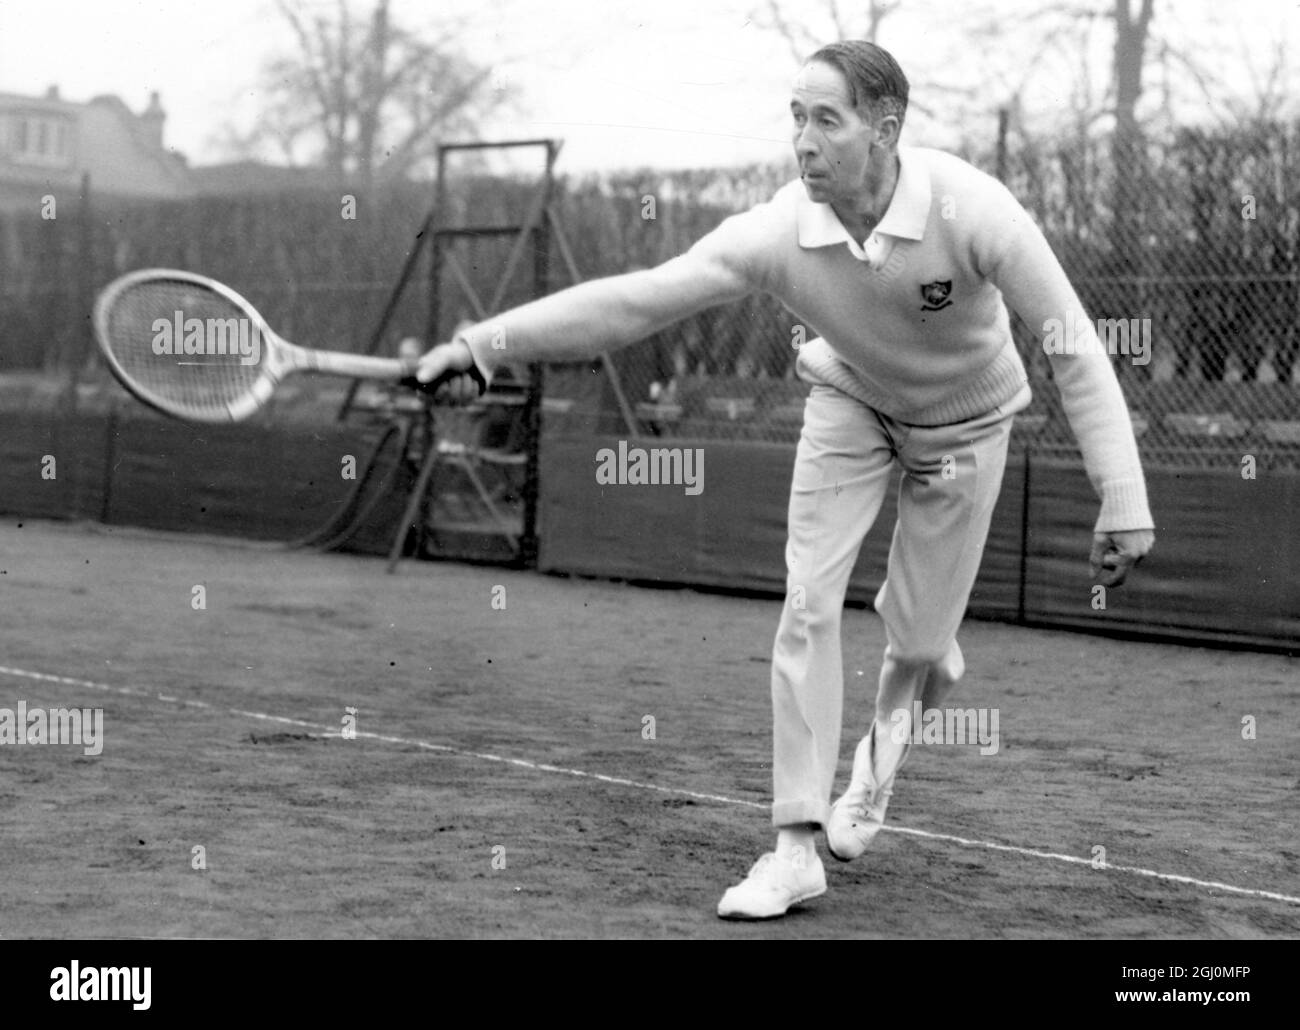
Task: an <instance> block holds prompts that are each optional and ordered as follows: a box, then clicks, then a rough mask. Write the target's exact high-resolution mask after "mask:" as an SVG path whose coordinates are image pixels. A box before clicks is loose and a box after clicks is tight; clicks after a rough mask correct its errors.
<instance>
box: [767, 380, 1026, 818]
mask: <svg viewBox="0 0 1300 1030" xmlns="http://www.w3.org/2000/svg"><path fill="white" fill-rule="evenodd" d="M1026 403H1028V390H1027V389H1026V390H1025V391H1023V392H1022V394H1021V395H1018V396H1017V397H1016V398H1015V399H1014V400H1013V401H1012V402H1009V403H1008V404H1007V405H1005V406H1004V407H1001V408H996V409H994V410H993V411H992V412H990V413H989V414H987V415H984V416H981V417H979V418H976V419H972V420H970V421H968V422H962V423H958V424H957V425H951V426H942V427H938V428H926V427H919V426H907V425H903V424H902V423H899V422H896V421H894V420H893V419H891V418H889V417H888V416H886V415H882V414H880V413H879V412H877V411H875V410H873V409H872V408H869V407H868V406H867V405H865V404H863V403H862V402H861V401H858V400H855V399H854V398H852V397H850V396H849V395H848V394H846V393H843V392H842V391H840V390H838V389H836V388H835V387H833V386H829V385H825V384H815V385H814V386H813V387H812V393H811V394H810V395H809V397H808V401H807V404H806V406H805V409H804V426H803V434H802V436H801V437H800V440H799V448H798V452H797V455H796V457H795V466H794V478H793V482H792V484H791V489H790V514H789V541H788V543H787V545H786V570H787V580H786V599H785V606H784V610H783V612H782V616H781V624H780V627H779V628H778V630H777V634H776V643H775V646H774V647H773V653H772V709H773V750H774V755H773V763H772V774H773V794H774V801H773V805H772V822H773V823H774V824H775V825H777V826H788V825H793V824H797V823H813V824H817V825H823V826H824V825H825V823H826V819H827V818H828V816H829V813H830V801H831V791H832V789H833V787H834V780H835V770H836V765H837V764H838V761H839V749H840V730H841V723H842V718H843V700H844V667H843V659H842V657H841V651H840V617H841V613H842V611H843V608H844V595H845V591H846V590H847V589H848V582H849V575H850V573H851V572H852V570H853V565H854V563H855V561H856V560H857V555H858V550H859V548H860V547H861V545H862V540H863V538H864V537H865V536H866V535H867V531H868V530H870V529H871V526H872V523H874V522H875V520H876V516H877V515H878V514H879V512H880V508H881V504H882V502H883V501H884V499H885V494H886V492H887V490H888V486H889V478H890V476H892V475H893V474H894V471H895V469H898V470H900V471H899V474H900V475H901V481H900V487H899V493H898V520H897V522H896V523H895V525H894V536H893V542H892V544H891V545H890V550H889V565H888V569H887V571H886V579H885V582H884V584H883V585H882V586H881V588H880V592H879V593H878V594H877V595H876V601H875V607H876V611H877V612H878V613H879V614H880V616H881V618H882V619H883V620H884V623H885V637H886V648H885V655H884V662H883V664H882V668H881V674H880V680H879V689H878V694H877V698H876V702H877V710H876V712H875V717H876V718H877V719H878V720H880V721H882V722H887V721H888V719H889V717H890V711H889V710H882V706H883V707H884V708H886V709H890V710H892V709H895V708H899V707H901V708H905V709H906V710H907V711H909V712H910V711H911V709H912V702H913V700H914V699H917V698H920V699H922V700H923V702H925V701H926V700H928V699H938V698H940V697H942V696H943V694H944V693H946V692H947V691H948V690H949V689H951V687H952V686H953V685H954V684H955V683H956V682H957V680H959V679H960V678H961V675H962V673H963V671H964V664H963V662H962V656H961V649H960V648H959V647H958V646H957V628H958V626H959V625H960V624H961V620H962V617H963V615H964V614H965V612H966V602H967V600H968V598H969V597H970V592H971V588H972V586H973V585H974V583H975V575H976V573H977V572H978V571H979V565H980V558H981V556H982V554H983V552H984V542H985V539H986V538H987V536H988V530H989V523H990V520H991V518H992V516H993V508H994V505H995V504H996V503H997V499H998V493H999V491H1000V489H1001V486H1002V473H1003V469H1004V468H1005V466H1006V457H1007V442H1008V439H1009V438H1010V434H1011V422H1012V418H1013V416H1014V413H1015V411H1018V410H1021V409H1022V408H1023V407H1024V406H1025V404H1026ZM927 707H929V705H928V704H927Z"/></svg>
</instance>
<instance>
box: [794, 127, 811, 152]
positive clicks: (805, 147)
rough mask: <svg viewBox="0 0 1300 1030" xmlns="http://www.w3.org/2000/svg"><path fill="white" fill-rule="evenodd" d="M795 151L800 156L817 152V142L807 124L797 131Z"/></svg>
mask: <svg viewBox="0 0 1300 1030" xmlns="http://www.w3.org/2000/svg"><path fill="white" fill-rule="evenodd" d="M794 151H795V153H796V154H799V155H800V156H805V155H811V154H815V153H817V144H816V142H815V141H814V140H813V138H812V134H811V133H810V132H809V131H808V126H807V125H805V126H804V127H803V128H802V129H800V130H799V131H798V132H796V133H795V137H794Z"/></svg>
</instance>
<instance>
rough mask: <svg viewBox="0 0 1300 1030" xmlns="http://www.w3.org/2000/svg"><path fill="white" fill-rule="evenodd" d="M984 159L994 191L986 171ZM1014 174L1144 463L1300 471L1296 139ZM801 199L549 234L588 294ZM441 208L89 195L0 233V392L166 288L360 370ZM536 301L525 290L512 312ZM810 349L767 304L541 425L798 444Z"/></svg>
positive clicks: (1029, 338)
mask: <svg viewBox="0 0 1300 1030" xmlns="http://www.w3.org/2000/svg"><path fill="white" fill-rule="evenodd" d="M968 156H970V157H971V159H972V160H973V161H975V163H976V164H978V165H981V166H983V167H986V168H987V169H988V170H990V171H994V170H999V169H995V167H994V165H995V159H994V158H993V157H992V148H991V147H990V148H989V153H988V154H981V153H975V154H972V155H968ZM1119 165H1123V167H1122V168H1121V167H1119ZM1000 171H1001V173H1002V177H1003V178H1004V179H1005V181H1006V182H1007V184H1008V186H1009V187H1010V188H1011V190H1012V192H1013V193H1014V194H1015V195H1016V196H1017V197H1019V198H1020V199H1021V200H1022V202H1023V203H1024V204H1025V205H1026V207H1028V208H1029V210H1030V211H1031V212H1033V214H1034V216H1035V217H1036V218H1037V219H1038V220H1039V223H1040V224H1041V225H1042V227H1043V229H1044V231H1045V233H1046V234H1047V236H1048V238H1049V240H1050V241H1051V243H1052V245H1053V247H1054V248H1055V250H1056V252H1057V254H1058V255H1059V257H1060V259H1061V261H1062V264H1063V265H1064V267H1065V269H1066V271H1067V273H1068V274H1069V276H1070V278H1071V280H1072V282H1073V283H1074V285H1075V287H1076V289H1077V290H1078V292H1079V294H1080V297H1081V299H1082V300H1083V303H1084V305H1085V307H1086V308H1087V310H1088V312H1089V315H1090V316H1091V317H1093V318H1096V319H1098V320H1104V323H1105V324H1106V325H1107V326H1108V327H1109V329H1110V330H1111V331H1113V332H1118V331H1120V330H1123V331H1124V332H1126V333H1128V334H1129V335H1130V336H1131V337H1132V339H1131V340H1130V344H1131V346H1130V348H1129V350H1130V353H1129V354H1128V355H1127V356H1126V355H1125V354H1124V353H1122V352H1121V353H1118V354H1116V355H1115V357H1114V358H1113V360H1114V362H1115V367H1116V370H1117V373H1118V374H1119V377H1120V381H1121V384H1122V386H1123V388H1124V390H1125V393H1126V396H1127V397H1128V400H1129V404H1130V408H1131V410H1132V412H1133V415H1134V420H1135V425H1136V428H1137V430H1138V433H1139V440H1140V443H1141V445H1142V447H1143V450H1144V452H1145V453H1146V454H1147V456H1148V459H1149V460H1158V461H1162V462H1171V463H1175V464H1180V463H1192V464H1197V465H1203V466H1208V465H1213V464H1218V463H1220V462H1223V461H1229V460H1234V461H1235V460H1238V459H1239V457H1240V456H1241V455H1243V454H1247V453H1249V454H1252V455H1254V456H1255V457H1256V458H1257V459H1259V460H1261V461H1264V460H1268V461H1273V462H1275V463H1279V464H1292V465H1294V464H1296V463H1300V383H1298V382H1297V378H1298V376H1300V370H1298V369H1297V365H1298V364H1300V328H1298V327H1297V320H1298V317H1300V316H1298V312H1300V277H1298V274H1297V251H1298V250H1300V129H1298V127H1297V126H1295V125H1279V124H1274V123H1263V124H1257V125H1243V126H1238V127H1236V128H1233V129H1231V130H1221V131H1219V130H1216V131H1208V130H1190V129H1188V130H1183V131H1180V132H1178V133H1175V134H1173V135H1171V136H1169V137H1168V138H1165V139H1160V140H1150V141H1147V143H1146V144H1145V145H1144V146H1143V147H1142V148H1140V149H1139V150H1137V151H1135V152H1134V154H1133V156H1131V157H1129V158H1127V159H1125V158H1123V157H1122V156H1119V155H1117V153H1116V152H1115V150H1114V148H1113V146H1112V141H1110V140H1109V139H1108V138H1106V137H1087V138H1083V139H1080V140H1066V141H1061V140H1060V139H1053V140H1050V141H1049V140H1035V139H1032V138H1029V137H1027V136H1024V135H1021V136H1020V137H1018V138H1013V141H1012V145H1011V146H1009V147H1008V148H1007V149H1006V151H1005V159H1004V161H1003V165H1002V167H1001V168H1000ZM792 176H793V168H792V167H791V166H789V165H785V166H773V167H758V168H748V169H723V170H705V171H694V172H682V173H673V174H665V173H658V172H639V173H637V172H633V173H622V174H616V175H605V176H599V177H588V178H585V179H581V180H576V181H574V180H570V181H564V180H561V182H560V184H559V189H558V191H557V195H556V199H555V202H554V209H555V211H556V214H557V216H558V223H559V227H560V228H559V231H560V232H561V233H562V234H563V236H564V239H565V242H566V243H567V244H568V250H569V251H570V253H571V254H572V255H573V259H574V262H575V263H576V265H577V273H578V275H579V276H580V277H582V278H592V277H596V276H601V275H609V274H615V273H618V272H623V271H627V270H630V269H635V268H644V267H650V266H653V265H655V264H658V263H659V262H661V261H663V260H666V259H667V258H669V257H671V256H673V255H675V254H678V253H681V252H682V251H683V250H685V249H686V248H687V247H689V246H690V244H691V243H693V242H694V241H695V240H696V239H698V238H699V237H700V236H702V235H704V234H705V233H706V232H708V231H709V230H710V229H712V228H713V227H714V226H716V225H717V224H718V222H720V221H721V220H722V218H724V217H725V216H726V215H727V214H729V213H731V212H734V211H738V210H743V209H745V208H747V207H749V206H751V205H752V204H754V203H756V202H758V201H761V200H763V199H766V198H767V197H770V196H771V195H772V193H773V192H775V190H776V189H777V188H778V187H779V186H780V185H781V184H782V183H783V182H785V181H788V180H789V179H790V178H791V177H792ZM532 185H533V184H532V183H530V182H526V181H502V180H500V179H489V178H482V177H479V178H473V177H466V178H462V179H459V180H457V182H456V183H455V185H454V188H453V189H452V191H451V195H450V201H449V207H448V210H447V211H446V212H443V215H444V221H445V222H447V223H451V224H487V225H492V224H504V223H510V222H518V221H520V220H521V219H522V217H523V214H524V212H525V210H526V209H527V206H528V201H529V197H530V194H531V189H532ZM92 190H93V184H92ZM430 199H431V190H429V189H428V188H427V187H419V186H414V185H406V186H403V187H401V188H389V189H385V190H383V191H379V192H377V193H375V194H373V195H367V196H357V197H356V198H355V217H353V218H347V217H343V216H342V215H341V210H340V198H339V196H338V195H337V194H329V193H323V192H320V191H304V192H300V193H291V194H282V195H275V196H270V197H265V196H264V197H240V198H229V197H221V198H199V199H195V200H191V201H185V202H174V203H167V204H148V205H143V204H135V205H123V204H120V203H109V202H108V201H106V200H105V201H97V200H96V198H95V197H94V195H93V192H92V194H91V196H90V198H89V200H84V199H81V200H76V199H74V201H73V202H72V203H71V204H69V205H68V206H65V207H64V208H61V209H60V212H59V217H58V218H57V219H56V220H44V219H41V218H39V217H36V216H29V217H23V218H20V217H16V216H3V215H0V371H4V370H12V369H33V368H37V369H46V370H59V369H61V370H64V371H65V372H70V371H72V370H74V369H75V370H77V371H78V372H79V373H80V374H84V372H85V370H86V368H87V366H88V365H93V358H92V355H93V349H92V347H91V345H90V338H89V332H88V324H87V318H86V315H87V312H88V310H89V305H90V302H91V299H92V298H93V294H94V291H95V290H97V289H98V288H99V287H100V286H102V285H103V284H104V283H105V282H107V281H108V280H109V279H111V278H112V277H113V276H115V275H117V274H120V273H121V272H123V271H126V270H128V269H130V268H137V267H143V266H146V265H169V266H175V267H182V268H188V269H192V270H195V271H200V272H203V273H205V274H208V275H211V276H213V277H215V278H218V279H221V280H222V281H225V282H228V283H230V284H231V285H232V286H234V287H235V288H236V289H238V290H240V291H241V292H243V293H245V294H246V295H247V296H248V297H249V299H250V300H252V301H253V303H254V304H255V305H257V306H258V307H259V309H260V310H262V311H263V313H264V314H265V315H266V317H267V318H268V321H269V322H270V323H271V325H272V326H274V327H275V328H276V329H277V330H278V331H280V332H281V333H283V334H284V335H285V336H286V337H288V338H289V339H292V340H295V341H298V342H302V343H305V344H308V345H311V346H317V347H329V348H336V349H344V350H347V349H353V350H355V349H360V348H362V347H364V346H366V344H367V342H368V341H369V339H370V336H371V333H372V332H373V328H374V326H375V325H376V324H377V322H378V319H379V314H380V312H381V311H382V310H383V306H384V302H385V301H386V299H387V297H388V295H389V292H390V291H391V289H392V284H393V281H394V280H395V279H396V277H397V274H398V271H399V269H400V268H401V265H402V262H403V260H404V259H405V257H406V254H407V253H408V251H409V248H410V247H411V246H413V245H414V243H415V240H414V234H415V231H416V229H417V228H418V226H419V225H420V223H421V221H422V220H423V216H424V214H425V211H426V208H427V205H428V203H429V201H430ZM508 246H509V241H508V240H506V241H503V240H501V239H500V238H497V239H495V240H489V239H487V238H482V239H472V240H467V241H466V242H465V243H464V244H463V246H462V247H461V249H460V250H459V251H458V258H459V259H460V264H461V266H462V267H463V269H464V270H465V274H466V276H467V278H468V280H469V281H470V283H471V285H472V287H473V288H474V289H475V291H476V292H477V293H478V294H479V295H480V296H481V297H484V296H490V295H491V294H492V293H493V292H494V288H495V287H496V286H497V285H498V278H499V276H500V271H501V266H502V263H503V262H504V258H505V254H506V252H507V250H508ZM552 251H553V252H552V254H551V259H550V261H549V282H548V284H547V286H548V288H550V289H558V288H562V287H563V286H565V285H568V283H569V282H570V280H571V277H570V274H569V269H568V268H567V267H566V263H565V262H564V261H561V260H559V259H558V257H557V256H556V253H555V252H554V251H555V248H553V249H552ZM524 267H525V268H528V267H530V264H529V262H527V261H526V262H525V263H524ZM428 290H429V287H428V282H427V277H422V278H421V279H420V280H419V281H417V282H415V283H414V284H413V285H412V287H411V288H410V289H409V290H408V291H407V293H406V295H405V297H404V299H403V302H402V304H401V305H400V306H399V308H398V309H397V311H396V314H395V317H394V318H393V320H392V324H391V330H390V332H389V334H388V337H389V338H386V339H384V340H382V341H380V345H379V349H380V351H381V352H384V353H392V352H394V350H395V348H396V344H397V340H398V339H400V338H401V337H402V336H405V335H424V334H425V331H426V319H427V305H428V299H429V293H428ZM442 291H443V293H442V297H443V303H442V305H441V307H442V321H443V323H444V324H443V325H440V327H439V332H440V333H441V332H445V331H447V330H449V329H450V326H451V325H453V324H454V323H455V322H456V321H459V320H460V319H462V318H465V317H471V315H472V311H471V310H470V305H469V303H468V300H467V297H466V296H465V295H464V294H463V292H461V291H460V290H459V288H458V287H457V285H456V283H454V282H450V281H445V282H444V283H443V284H442ZM530 292H531V291H530V288H529V282H528V276H527V275H526V274H521V275H520V276H518V279H517V281H516V282H514V283H513V284H510V286H509V288H508V289H507V290H506V291H505V294H504V303H505V304H506V305H510V304H514V303H518V302H521V301H523V300H526V299H527V298H528V296H529V295H530ZM795 323H796V319H795V318H794V316H793V315H791V314H790V313H789V312H787V311H786V310H785V309H783V308H782V307H781V306H780V305H779V304H778V303H776V302H775V301H773V300H772V299H771V298H768V297H763V296H755V297H751V298H748V299H746V300H744V301H741V302H738V303H734V304H729V305H726V306H723V307H719V308H715V309H713V310H710V311H706V312H704V313H702V314H700V315H698V316H695V317H693V318H690V319H687V320H686V321H684V322H682V323H679V324H678V325H676V326H673V327H671V328H670V329H668V330H666V331H664V332H663V333H661V334H659V335H658V336H656V337H655V338H653V339H652V340H649V341H645V342H643V343H641V344H640V345H638V346H635V347H632V348H629V349H627V350H624V351H621V352H619V353H618V354H616V355H614V357H613V366H614V367H615V368H616V369H617V375H618V379H619V386H620V388H621V393H622V398H621V400H622V401H623V402H625V403H620V398H619V397H618V396H617V395H616V392H615V390H614V387H613V385H612V384H611V383H609V382H608V381H607V376H606V372H605V369H604V368H603V367H602V366H599V365H597V366H593V367H581V368H578V367H572V366H569V367H559V368H554V369H552V370H551V371H550V373H549V376H548V384H547V392H548V404H547V418H549V419H551V420H552V421H553V424H555V425H557V426H559V427H561V428H564V427H566V426H567V427H568V428H573V427H574V425H575V420H576V421H577V423H578V424H581V425H583V426H589V427H590V428H592V429H598V430H600V431H603V432H612V433H628V432H639V433H644V434H647V435H661V436H692V437H703V438H727V439H752V440H756V441H791V440H794V439H796V438H797V435H798V431H799V425H800V421H801V414H802V399H803V396H804V394H805V392H806V389H805V387H804V386H803V385H802V384H801V383H800V382H799V381H798V380H796V379H795V378H794V375H793V369H794V362H795V357H796V350H795V347H794V343H795V342H796V337H795V335H794V332H795ZM1013 324H1014V328H1015V334H1016V339H1017V343H1018V345H1019V347H1020V350H1021V354H1022V356H1023V358H1024V361H1025V365H1026V367H1027V369H1028V371H1029V375H1030V379H1031V383H1032V385H1033V387H1034V393H1035V400H1034V403H1033V405H1032V406H1031V407H1030V408H1029V409H1028V410H1027V411H1026V412H1025V413H1024V414H1023V415H1022V416H1021V417H1020V418H1019V419H1018V420H1017V430H1016V439H1017V440H1018V441H1021V442H1027V443H1032V445H1033V446H1035V447H1040V448H1050V449H1062V450H1067V451H1068V450H1069V449H1072V448H1073V446H1074V445H1073V437H1072V434H1071V433H1070V430H1069V427H1068V425H1067V423H1066V422H1065V419H1064V417H1063V415H1062V412H1061V406H1060V401H1059V396H1058V394H1057V391H1056V389H1055V386H1054V385H1053V384H1052V383H1051V378H1052V369H1051V364H1050V362H1049V360H1048V357H1047V356H1046V354H1045V353H1044V352H1043V349H1042V347H1041V345H1040V343H1039V339H1040V336H1041V331H1040V330H1041V327H1037V330H1036V328H1035V327H1029V326H1025V325H1023V324H1020V323H1019V322H1018V321H1017V320H1013ZM1139 340H1140V341H1141V345H1140V346H1141V348H1142V350H1141V359H1140V360H1137V359H1135V357H1134V353H1133V352H1134V351H1135V350H1136V349H1137V348H1138V346H1139V345H1138V343H1137V341H1139ZM628 412H630V413H631V415H632V420H631V421H632V425H629V424H628V421H629V420H628V417H627V414H628ZM1234 456H1235V457H1234Z"/></svg>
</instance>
